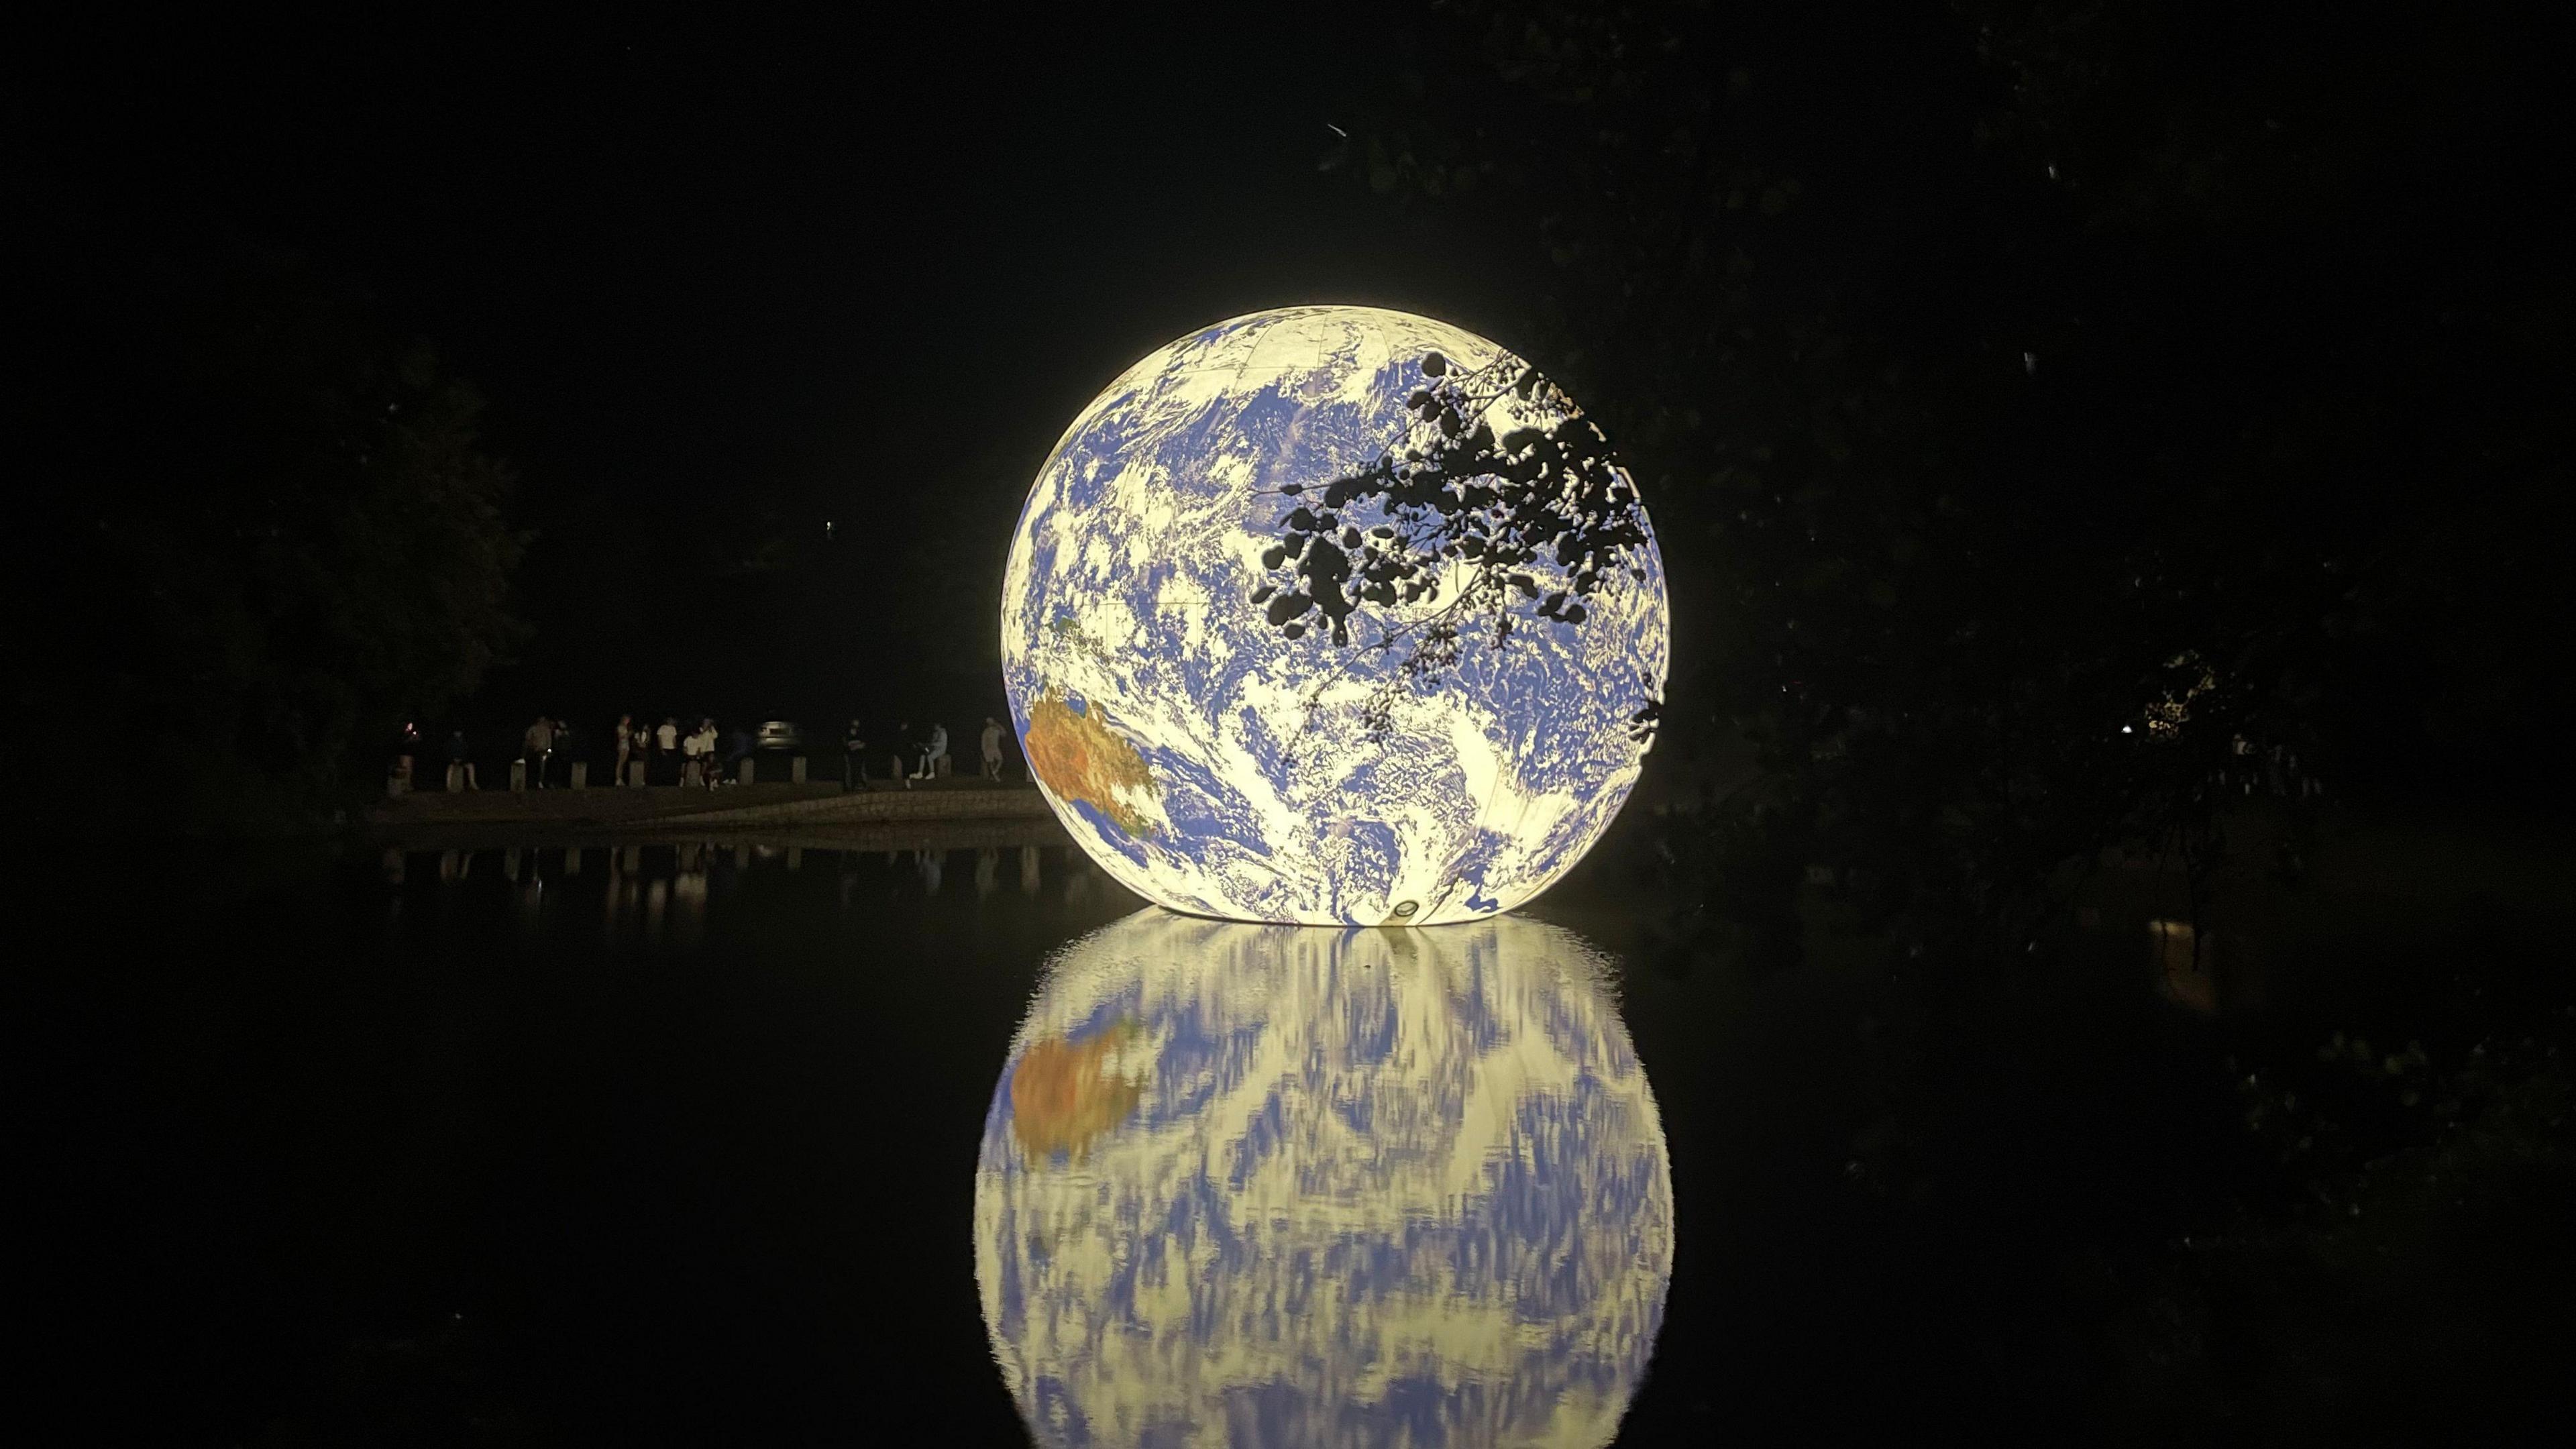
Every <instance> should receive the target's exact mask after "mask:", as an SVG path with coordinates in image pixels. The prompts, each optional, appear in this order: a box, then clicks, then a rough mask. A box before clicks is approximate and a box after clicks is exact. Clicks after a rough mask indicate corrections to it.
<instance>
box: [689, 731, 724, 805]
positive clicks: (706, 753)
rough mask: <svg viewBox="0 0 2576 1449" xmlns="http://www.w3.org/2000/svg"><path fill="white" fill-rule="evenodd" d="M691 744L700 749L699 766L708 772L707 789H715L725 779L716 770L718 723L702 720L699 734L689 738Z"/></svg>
mask: <svg viewBox="0 0 2576 1449" xmlns="http://www.w3.org/2000/svg"><path fill="white" fill-rule="evenodd" d="M689 743H690V744H693V745H695V746H697V747H698V764H699V766H700V767H701V768H702V769H704V770H705V772H706V780H707V788H708V789H710V790H712V789H714V788H715V787H716V783H717V781H719V780H720V779H722V778H723V776H722V775H720V774H719V773H718V772H717V770H716V722H715V721H714V720H711V719H700V720H699V721H698V732H697V733H696V734H693V735H691V736H689Z"/></svg>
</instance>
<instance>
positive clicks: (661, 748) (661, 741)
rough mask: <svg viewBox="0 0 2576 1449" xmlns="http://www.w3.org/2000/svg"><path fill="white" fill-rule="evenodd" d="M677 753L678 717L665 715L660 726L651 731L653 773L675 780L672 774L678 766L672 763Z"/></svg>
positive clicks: (675, 777)
mask: <svg viewBox="0 0 2576 1449" xmlns="http://www.w3.org/2000/svg"><path fill="white" fill-rule="evenodd" d="M679 752H680V719H679V716H677V715H668V714H666V715H664V716H662V723H661V725H660V726H659V727H657V728H656V729H655V730H654V731H653V773H654V774H656V775H659V776H662V777H664V778H665V779H677V778H678V776H677V775H676V774H675V773H674V772H675V771H677V770H678V769H679V766H678V764H676V763H675V762H674V761H673V756H675V755H677V754H679Z"/></svg>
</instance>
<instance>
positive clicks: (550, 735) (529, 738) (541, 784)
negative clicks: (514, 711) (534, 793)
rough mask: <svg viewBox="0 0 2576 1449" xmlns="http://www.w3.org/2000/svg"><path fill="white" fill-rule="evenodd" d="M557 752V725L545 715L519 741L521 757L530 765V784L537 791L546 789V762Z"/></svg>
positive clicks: (529, 727) (540, 716)
mask: <svg viewBox="0 0 2576 1449" xmlns="http://www.w3.org/2000/svg"><path fill="white" fill-rule="evenodd" d="M554 752H555V724H554V721H553V720H550V719H548V718H546V717H545V716H544V715H538V716H537V722H536V723H535V724H532V725H530V726H528V732H527V733H526V734H525V735H523V736H521V737H520V739H519V755H520V757H521V758H522V759H524V760H526V761H527V763H528V783H529V784H530V785H533V786H535V787H536V788H537V789H540V790H542V789H544V788H545V787H546V760H547V759H548V758H549V757H551V756H552V755H553V754H554Z"/></svg>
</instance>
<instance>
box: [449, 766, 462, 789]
mask: <svg viewBox="0 0 2576 1449" xmlns="http://www.w3.org/2000/svg"><path fill="white" fill-rule="evenodd" d="M464 788H465V767H464V766H463V765H458V764H450V765H449V766H448V767H447V793H448V794H450V795H453V794H455V793H456V792H457V791H459V790H462V789H464Z"/></svg>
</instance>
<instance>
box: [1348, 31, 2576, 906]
mask: <svg viewBox="0 0 2576 1449" xmlns="http://www.w3.org/2000/svg"><path fill="white" fill-rule="evenodd" d="M2533 40H2534V37H2532V36H2531V35H2529V34H2527V33H2526V32H2525V31H2524V30H2523V29H2522V28H2521V27H2520V26H2518V25H2516V24H2513V23H2509V22H2508V21H2506V20H2505V19H2503V18H2502V17H2490V18H2489V19H2488V20H2487V22H2486V23H2484V24H2480V23H2478V22H2476V21H2475V20H2467V21H2464V20H2463V19H2462V18H2461V17H2459V16H2457V15H2455V14H2452V13H2449V12H2445V13H2444V14H2443V15H2441V16H2439V17H2435V16H2433V15H2430V14H2424V15H2419V16H2417V17H2415V18H2413V19H2399V18H2373V19H2363V18H2358V17H2351V16H2332V15H2328V14H2326V13H2324V12H2322V11H2316V10H2313V9H2311V8H2308V7H2297V6H2283V7H2251V8H2248V7H2240V6H2201V7H2194V6H2186V7H2159V8H2156V9H2155V10H2154V11H2152V12H2132V11H2130V10H2128V9H2126V8H2124V7H2105V6H2091V5H2084V4H2066V5H2055V4H2042V5H1964V6H1959V7H1952V8H1949V9H1946V10H1945V9H1940V8H1931V7H1925V8H1917V9H1913V10H1910V11H1899V12H1896V13H1882V11H1881V10H1879V9H1877V8H1870V7H1859V8H1849V9H1846V8H1841V7H1797V10H1796V13H1795V15H1787V14H1767V13H1764V12H1762V11H1760V10H1759V9H1757V8H1754V7H1734V6H1721V5H1709V4H1702V5H1677V6H1655V7H1637V8H1633V9H1631V8H1625V7H1603V6H1592V5H1557V4H1526V5H1524V4H1494V5H1486V4H1467V5H1453V6H1440V7H1434V12H1433V15H1432V17H1431V19H1430V21H1429V22H1428V23H1427V24H1426V25H1425V26H1424V27H1423V28H1422V29H1421V30H1420V31H1419V32H1418V33H1417V35H1416V37H1415V39H1414V41H1413V44H1412V47H1411V49H1410V51H1409V52H1408V54H1407V57H1406V60H1407V64H1406V66H1405V67H1404V68H1403V69H1402V70H1401V71H1400V73H1398V74H1396V75H1394V76H1391V77H1381V78H1377V79H1375V80H1373V81H1372V83H1371V86H1370V88H1368V89H1366V90H1364V91H1360V92H1358V93H1356V94H1354V95H1353V96H1352V97H1351V98H1350V105H1351V107H1352V112H1351V113H1352V114H1353V115H1354V116H1358V117H1363V118H1365V120H1366V124H1365V125H1363V126H1360V127H1356V128H1353V129H1354V135H1353V137H1352V139H1351V140H1350V142H1349V143H1348V145H1347V146H1345V147H1342V148H1340V149H1339V150H1337V151H1336V152H1335V153H1334V154H1332V155H1329V156H1328V157H1327V158H1326V164H1327V165H1330V166H1336V167H1338V168H1340V169H1342V170H1344V171H1346V172H1348V173H1349V174H1350V175H1351V176H1352V177H1353V178H1354V181H1355V182H1356V183H1357V184H1359V185H1363V186H1365V187H1367V188H1368V189H1369V190H1370V191H1372V192H1375V193H1378V194H1380V195H1382V196H1384V197H1385V198H1387V200H1388V202H1389V204H1390V205H1397V206H1402V207H1404V208H1406V209H1407V210H1408V211H1409V212H1410V213H1411V214H1412V215H1413V216H1414V217H1415V218H1416V219H1417V222H1418V225H1419V227H1420V229H1421V235H1422V236H1423V237H1425V238H1426V239H1427V240H1428V241H1430V242H1431V243H1432V244H1434V245H1439V246H1444V247H1454V248H1456V249H1458V250H1459V251H1461V252H1465V253H1474V252H1485V253H1491V252H1492V251H1493V250H1494V249H1495V248H1496V247H1497V246H1498V245H1500V244H1502V243H1503V242H1510V243H1516V244H1517V254H1513V253H1512V252H1511V251H1509V250H1506V251H1505V252H1504V254H1503V255H1501V256H1500V257H1498V258H1497V260H1498V264H1499V266H1500V267H1503V268H1508V269H1510V270H1511V272H1512V274H1513V275H1515V276H1517V277H1518V278H1519V279H1520V282H1521V287H1520V295H1521V296H1523V297H1524V298H1525V299H1526V306H1525V307H1524V308H1523V309H1522V310H1520V311H1519V312H1518V313H1517V314H1515V315H1513V316H1512V317H1511V319H1510V325H1509V326H1508V328H1507V333H1508V335H1510V336H1511V337H1513V338H1514V339H1515V340H1516V342H1517V345H1519V346H1520V347H1521V348H1522V349H1523V350H1524V351H1526V352H1527V353H1528V354H1529V355H1531V356H1532V357H1534V358H1538V359H1542V360H1543V362H1544V364H1545V365H1546V366H1547V367H1548V368H1549V370H1550V372H1551V373H1552V374H1553V375H1554V376H1556V377H1557V378H1558V379H1559V380H1560V381H1562V382H1564V383H1565V384H1566V385H1567V386H1568V388H1569V390H1570V391H1572V392H1573V394H1574V395H1575V396H1576V397H1578V398H1581V399H1584V400H1586V402H1587V405H1588V406H1590V407H1592V408H1593V409H1594V410H1595V412H1596V415H1597V416H1599V417H1601V418H1602V419H1603V420H1604V422H1605V425H1606V426H1607V427H1608V429H1609V431H1610V435H1611V437H1612V438H1613V439H1614V441H1616V442H1617V443H1618V444H1619V446H1620V447H1621V448H1622V450H1623V452H1624V453H1625V456H1626V458H1627V461H1628V463H1629V464H1630V465H1631V466H1632V467H1633V468H1634V469H1635V471H1636V472H1637V473H1638V475H1639V477H1640V479H1641V481H1642V482H1643V484H1644V487H1645V492H1646V498H1647V502H1648V505H1649V507H1650V508H1651V509H1652V510H1653V512H1654V515H1655V518H1656V521H1657V525H1658V528H1659V532H1660V534H1661V536H1662V538H1663V541H1664V547H1665V549H1666V552H1667V555H1668V556H1669V557H1670V558H1672V559H1673V560H1674V562H1675V568H1674V583H1673V587H1674V590H1675V596H1676V611H1677V622H1676V625H1675V628H1676V634H1677V644H1676V650H1675V655H1676V659H1677V661H1679V663H1678V670H1679V674H1678V677H1677V678H1676V680H1675V682H1674V686H1673V698H1674V707H1673V708H1672V709H1671V710H1670V711H1669V712H1668V725H1667V729H1666V734H1665V741H1666V745H1667V747H1668V748H1670V749H1672V750H1674V751H1675V752H1676V753H1678V754H1681V755H1683V756H1685V757H1692V756H1696V757H1698V759H1699V761H1700V762H1701V769H1702V771H1703V772H1707V773H1708V779H1709V783H1711V784H1719V785H1727V786H1731V785H1734V784H1737V783H1740V782H1742V781H1743V779H1744V776H1743V772H1742V771H1741V770H1740V769H1739V768H1732V767H1731V765H1732V762H1733V760H1734V759H1735V757H1736V756H1737V754H1738V752H1739V751H1740V750H1741V749H1742V748H1743V747H1745V746H1747V745H1749V746H1750V748H1751V751H1752V753H1753V755H1754V760H1755V763H1756V765H1757V767H1758V773H1757V774H1756V776H1755V777H1754V779H1753V780H1752V781H1751V783H1749V784H1746V785H1745V789H1746V790H1747V791H1748V792H1749V794H1748V796H1747V798H1746V799H1744V800H1742V801H1739V802H1738V803H1739V806H1746V807H1749V808H1738V809H1734V810H1730V811H1725V812H1717V813H1715V814H1713V815H1712V817H1711V819H1712V821H1713V822H1714V823H1713V824H1712V825H1711V827H1710V830H1711V834H1710V836H1709V838H1707V839H1705V840H1703V841H1700V842H1697V844H1698V845H1699V846H1700V847H1701V848H1703V849H1706V850H1710V851H1714V852H1716V854H1717V856H1718V857H1719V858H1722V859H1724V860H1727V861H1728V862H1729V863H1730V866H1729V868H1728V869H1725V870H1722V871H1720V872H1719V879H1720V880H1721V881H1722V882H1723V884H1722V886H1721V890H1722V891H1723V892H1724V893H1725V894H1726V895H1727V896H1728V897H1729V900H1728V902H1727V904H1728V906H1729V907H1730V910H1729V912H1728V914H1729V915H1730V916H1731V917H1732V918H1733V920H1734V921H1735V922H1736V923H1737V924H1738V925H1739V926H1742V925H1746V924H1748V923H1751V922H1756V921H1759V920H1762V919H1764V918H1765V917H1771V918H1775V919H1776V918H1777V917H1778V915H1779V913H1780V912H1781V911H1782V910H1783V909H1784V908H1785V907H1784V902H1785V899H1786V897H1787V895H1788V894H1789V893H1790V892H1791V891H1792V890H1794V889H1795V887H1796V885H1797V883H1798V881H1799V880H1800V879H1801V872H1802V870H1803V867H1804V866H1806V865H1808V864H1811V863H1822V864H1825V865H1828V866H1831V867H1833V868H1835V870H1836V872H1837V875H1838V877H1839V878H1840V879H1841V880H1842V881H1843V882H1844V885H1845V889H1846V891H1847V893H1849V894H1851V895H1852V896H1853V897H1854V898H1855V899H1856V900H1857V901H1858V902H1859V903H1860V904H1862V905H1863V906H1864V907H1865V908H1867V909H1868V910H1870V911H1871V912H1873V913H1874V914H1876V915H1878V916H1880V917H1882V918H1885V919H1891V920H1895V919H1903V920H1906V921H1909V922H1911V925H1912V928H1913V929H1915V930H1916V931H1918V933H1919V932H1936V933H1937V932H1939V931H1941V930H1945V929H1962V928H1966V927H1967V926H1969V925H1970V924H1971V923H1976V924H1980V925H1983V926H1993V927H1996V928H1998V929H2000V930H2001V931H2002V933H2003V934H2004V935H2006V936H2009V935H2010V934H2011V933H2012V931H2014V930H2016V929H2018V928H2019V926H2020V925H2021V924H2025V923H2026V921H2025V917H2026V915H2027V912H2028V911H2029V910H2031V909H2040V908H2045V906H2046V902H2047V900H2048V893H2047V892H2046V891H2044V890H2043V889H2041V887H2042V886H2043V885H2044V883H2045V882H2047V881H2048V880H2050V879H2051V878H2053V877H2055V876H2057V875H2058V874H2059V872H2060V871H2061V869H2062V867H2063V866H2064V865H2065V864H2066V862H2068V861H2070V860H2074V859H2079V858H2082V857H2084V856H2085V855H2086V854H2087V853H2088V852H2089V851H2091V850H2093V849H2096V848H2098V847H2100V846H2103V845H2108V844H2111V843H2114V842H2116V841H2120V840H2123V839H2131V838H2145V839H2148V840H2154V839H2156V838H2159V837H2164V838H2169V839H2185V838H2186V837H2191V838H2196V837H2197V836H2201V835H2205V834H2206V833H2207V828H2208V826H2207V820H2206V811H2205V810H2204V809H2202V808H2201V806H2202V805H2204V804H2206V803H2207V802H2206V801H2205V800H2200V799H2196V798H2195V796H2196V794H2197V793H2198V792H2199V787H2200V784H2201V782H2203V781H2205V780H2207V779H2208V778H2209V777H2210V776H2211V775H2212V773H2213V772H2214V771H2216V770H2218V769H2220V768H2221V767H2223V766H2224V765H2225V764H2226V762H2227V759H2228V755H2229V752H2230V751H2231V750H2232V749H2234V748H2235V741H2236V740H2237V739H2238V738H2239V737H2240V736H2241V737H2243V738H2244V739H2245V740H2246V741H2247V742H2248V743H2249V744H2250V745H2251V746H2252V747H2253V748H2255V749H2257V750H2259V751H2263V752H2266V753H2267V754H2268V752H2269V751H2270V750H2271V748H2272V747H2275V746H2278V747H2281V748H2282V749H2283V750H2284V751H2285V752H2289V753H2295V754H2296V756H2297V757H2298V759H2299V761H2300V764H2301V767H2302V768H2303V769H2304V770H2306V771H2308V772H2310V773H2312V774H2313V775H2315V776H2317V777H2319V778H2322V779H2325V780H2329V781H2331V782H2332V783H2333V786H2334V788H2335V789H2337V790H2338V791H2347V792H2362V793H2370V794H2379V795H2414V796H2418V797H2420V796H2423V795H2425V794H2427V793H2432V794H2438V795H2441V796H2443V797H2446V798H2457V797H2460V796H2462V795H2467V794H2475V795H2480V796H2483V797H2486V798H2487V799H2489V800H2490V801H2496V800H2507V799H2524V800H2528V799H2531V798H2534V796H2535V794H2537V793H2539V792H2537V791H2536V790H2535V788H2534V787H2535V786H2537V785H2539V784H2541V783H2542V781H2543V778H2544V777H2554V776H2556V775H2558V774H2559V773H2560V768H2559V766H2558V765H2557V764H2556V758H2555V757H2556V751H2555V750H2554V749H2553V748H2551V743H2550V742H2551V739H2552V737H2553V735H2554V733H2555V731H2556V729H2557V721H2558V720H2560V719H2562V718H2564V717H2565V714H2566V706H2567V705H2568V704H2569V703H2570V696H2569V690H2568V673H2567V670H2566V668H2565V667H2564V666H2565V663H2566V659H2567V651H2566V648H2565V645H2564V640H2563V637H2562V635H2563V631H2560V630H2558V629H2556V628H2555V627H2554V626H2553V625H2552V623H2551V620H2552V619H2553V617H2554V615H2555V614H2556V613H2557V612H2558V610H2557V606H2556V604H2555V601H2554V592H2555V590H2554V582H2553V579H2552V577H2551V575H2552V574H2553V572H2554V571H2553V570H2550V569H2548V568H2546V567H2543V566H2540V565H2538V563H2537V561H2536V560H2535V559H2534V557H2533V553H2532V543H2531V541H2532V540H2536V539H2541V538H2550V537H2557V536H2562V535H2563V534H2564V533H2565V531H2566V528H2567V525H2568V523H2569V521H2570V507H2569V503H2568V494H2567V491H2566V487H2565V483H2566V476H2565V475H2566V472H2567V467H2568V462H2569V459H2568V453H2567V449H2566V442H2565V433H2564V420H2565V418H2566V416H2567V411H2566V409H2567V404H2568V402H2569V400H2570V389H2569V382H2570V376H2569V372H2568V368H2567V363H2566V357H2565V353H2564V350H2563V348H2561V347H2560V346H2559V345H2558V338H2559V337H2560V335H2561V334H2562V333H2563V332H2564V330H2565V328H2566V326H2567V323H2568V321H2569V313H2568V301H2569V294H2568V290H2567V285H2566V280H2565V269H2564V264H2563V257H2564V255H2565V249H2564V243H2565V240H2566V233H2565V229H2564V227H2563V225H2562V224H2561V223H2560V220H2559V215H2558V207H2557V204H2556V203H2557V200H2558V198H2557V197H2556V195H2555V190H2556V188H2554V187H2552V186H2549V185H2547V184H2545V183H2542V182H2541V181H2540V178H2542V177H2545V176H2549V175H2552V174H2555V173H2556V172H2557V171H2558V170H2559V169H2560V163H2561V162H2562V161H2563V157H2564V147H2563V145H2562V144H2561V143H2560V141H2559V139H2558V135H2559V132H2560V130H2561V129H2562V128H2560V127H2556V126H2554V125H2552V124H2551V123H2550V120H2549V117H2548V116H2547V115H2546V114H2545V113H2546V111H2547V108H2548V102H2547V100H2546V97H2547V95H2548V94H2549V89H2550V87H2549V84H2548V82H2547V80H2546V72H2547V69H2548V67H2549V66H2550V65H2553V64H2555V63H2556V57H2557V55H2558V52H2556V51H2554V50H2553V49H2552V48H2551V47H2549V46H2546V45H2540V44H2535V43H2533ZM2186 696H2188V698H2189V704H2188V713H2189V717H2190V724H2189V727H2188V728H2184V729H2181V730H2179V731H2169V730H2163V729H2159V730H2156V731H2153V732H2150V731H2149V730H2148V729H2147V727H2146V726H2147V723H2148V719H2149V716H2150V713H2151V712H2153V711H2156V710H2158V709H2159V707H2162V706H2168V705H2170V704H2173V703H2178V702H2180V701H2181V700H2182V699H2184V698H2185V697H2186ZM2165 722H2166V723H2170V721H2165ZM2124 726H2126V727H2129V732H2127V733H2123V727H2124ZM1658 763H1659V765H1663V766H1664V767H1665V768H1666V770H1667V772H1668V773H1667V780H1668V782H1669V780H1670V779H1671V778H1672V777H1673V773H1675V772H1672V771H1671V766H1670V764H1669V763H1668V762H1665V761H1660V760H1659V762H1658ZM1679 773H1691V772H1690V771H1688V770H1687V769H1686V770H1684V771H1682V772H1679ZM2185 843H2189V841H2188V840H2187V839H2185Z"/></svg>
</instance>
